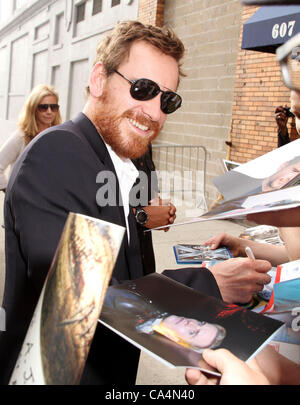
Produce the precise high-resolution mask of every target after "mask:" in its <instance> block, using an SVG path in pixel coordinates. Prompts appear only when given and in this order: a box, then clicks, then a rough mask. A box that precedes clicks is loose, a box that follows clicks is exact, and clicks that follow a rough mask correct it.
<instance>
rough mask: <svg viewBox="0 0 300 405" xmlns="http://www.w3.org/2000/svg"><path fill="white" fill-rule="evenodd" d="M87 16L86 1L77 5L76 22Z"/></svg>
mask: <svg viewBox="0 0 300 405" xmlns="http://www.w3.org/2000/svg"><path fill="white" fill-rule="evenodd" d="M84 17H85V2H84V3H81V4H79V5H78V6H76V23H80V22H81V21H83V20H84Z"/></svg>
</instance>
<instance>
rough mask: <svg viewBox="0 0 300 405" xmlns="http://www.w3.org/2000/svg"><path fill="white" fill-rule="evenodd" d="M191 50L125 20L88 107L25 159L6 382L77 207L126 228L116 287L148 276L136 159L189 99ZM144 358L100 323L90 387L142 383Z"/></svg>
mask: <svg viewBox="0 0 300 405" xmlns="http://www.w3.org/2000/svg"><path fill="white" fill-rule="evenodd" d="M183 54H184V46H183V44H182V42H181V41H180V40H179V39H178V38H177V37H176V35H175V34H174V33H173V32H172V31H171V30H169V29H160V28H157V27H154V26H150V25H149V26H145V25H143V24H141V23H139V22H136V21H130V22H124V23H120V24H119V25H118V26H117V27H116V28H115V29H114V30H113V31H112V33H111V34H110V35H109V36H108V37H107V38H105V39H104V40H103V41H101V42H100V44H99V46H98V48H97V57H96V60H95V63H94V66H93V68H92V71H91V74H90V79H89V87H88V99H87V102H86V105H85V107H84V109H83V112H81V113H79V115H78V116H77V117H75V118H74V119H73V120H70V121H68V122H65V123H64V124H62V125H59V126H56V127H53V128H49V129H48V130H46V131H44V132H43V133H41V134H40V135H39V136H38V137H36V138H35V140H34V141H33V142H32V143H31V144H30V145H29V147H28V148H26V150H25V151H24V153H23V154H22V155H21V157H20V158H19V160H18V161H17V163H16V165H15V167H14V170H13V173H12V175H11V177H10V182H9V184H8V187H7V192H6V198H5V242H6V282H5V291H4V301H3V305H2V306H3V308H4V309H5V311H6V331H5V332H1V334H0V382H1V383H2V384H7V383H8V381H9V378H10V375H11V373H12V370H13V368H14V366H15V364H16V360H17V356H18V354H19V351H20V349H21V346H22V343H23V341H24V337H25V334H26V332H27V329H28V326H29V323H30V320H31V318H32V315H33V313H34V309H35V306H36V304H37V301H38V298H39V295H40V293H41V290H42V287H43V284H44V281H45V278H46V276H47V273H48V270H49V268H50V265H51V261H52V258H53V256H54V253H55V250H56V248H57V245H58V242H59V238H60V235H61V233H62V230H63V227H64V224H65V221H66V218H67V216H68V213H69V212H75V213H80V214H84V215H88V216H91V217H95V218H99V219H102V220H105V221H108V222H113V223H115V224H118V225H122V226H124V227H125V228H126V234H125V237H124V240H123V243H122V245H121V248H120V252H119V256H118V259H117V262H116V265H115V268H114V272H113V276H112V281H111V283H112V284H115V283H120V282H122V281H124V280H133V279H136V278H139V277H142V276H143V269H142V261H141V256H140V248H139V240H138V236H137V230H136V222H135V218H134V213H133V209H132V208H131V206H130V204H129V192H130V189H131V187H132V186H133V184H134V183H135V180H136V178H137V176H138V171H137V169H136V168H135V166H134V165H133V163H132V161H131V160H132V159H136V158H138V157H140V156H142V155H143V154H144V153H145V152H146V151H147V150H148V148H149V145H150V144H151V142H152V141H153V140H154V139H155V138H156V137H157V136H158V134H159V132H160V130H161V129H162V127H163V125H164V122H165V120H166V117H167V114H170V113H172V112H174V111H175V110H176V109H177V108H179V107H180V105H181V97H180V96H179V95H178V94H177V93H176V90H177V87H178V84H179V77H180V75H182V72H181V67H180V61H181V59H182V57H183ZM167 223H168V220H167V222H166V224H167ZM138 360H139V351H138V350H137V349H136V348H134V347H133V346H132V345H130V344H129V343H127V342H126V341H125V340H123V339H122V338H120V337H118V336H117V335H116V334H114V333H113V332H110V331H109V330H108V329H106V328H105V327H103V326H102V327H101V326H98V327H97V330H96V333H95V336H94V340H93V343H92V346H91V349H90V353H89V357H88V360H87V363H86V367H85V370H84V373H83V376H82V380H81V383H82V384H105V383H110V384H111V383H115V384H118V383H119V384H120V383H123V384H124V383H128V384H134V383H135V378H136V370H137V365H138Z"/></svg>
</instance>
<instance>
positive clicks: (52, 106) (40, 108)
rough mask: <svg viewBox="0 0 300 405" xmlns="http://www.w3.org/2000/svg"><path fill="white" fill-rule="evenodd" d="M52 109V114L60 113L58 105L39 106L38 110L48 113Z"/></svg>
mask: <svg viewBox="0 0 300 405" xmlns="http://www.w3.org/2000/svg"><path fill="white" fill-rule="evenodd" d="M49 107H50V108H51V111H52V112H57V111H58V109H59V105H58V104H39V105H38V107H37V108H38V110H39V111H41V112H42V111H43V112H46V111H48V108H49Z"/></svg>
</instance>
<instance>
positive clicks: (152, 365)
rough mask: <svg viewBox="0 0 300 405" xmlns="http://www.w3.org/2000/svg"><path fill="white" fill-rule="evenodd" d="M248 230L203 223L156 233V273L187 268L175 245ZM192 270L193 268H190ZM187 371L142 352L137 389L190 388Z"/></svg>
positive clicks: (179, 218) (222, 223) (229, 224)
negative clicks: (187, 382) (160, 386)
mask: <svg viewBox="0 0 300 405" xmlns="http://www.w3.org/2000/svg"><path fill="white" fill-rule="evenodd" d="M177 214H178V215H177V218H176V222H181V221H182V220H183V214H181V213H180V210H178V209H177ZM244 228H245V227H244V226H242V225H240V224H238V223H235V222H231V221H227V220H222V221H207V222H202V223H200V222H199V223H194V224H186V225H181V226H174V227H172V228H170V230H169V231H168V232H163V231H153V232H152V235H153V242H154V251H155V258H156V271H157V272H158V273H161V272H162V271H163V270H164V269H176V268H178V269H179V268H182V267H187V265H186V266H183V265H178V264H177V263H176V260H175V256H174V253H173V245H175V244H177V243H195V244H196V243H201V242H204V241H205V240H207V239H208V238H210V237H211V236H214V235H216V234H217V233H220V232H224V231H225V232H228V233H230V234H232V235H235V236H238V235H239V234H240V233H241V231H242V230H243V229H244ZM188 267H191V265H188ZM184 373H185V369H181V368H178V369H175V368H174V369H172V368H169V367H167V366H165V365H164V364H163V363H161V362H160V361H158V360H156V359H154V358H153V357H152V356H150V355H148V354H146V353H144V352H142V353H141V357H140V364H139V370H138V375H137V380H136V384H137V385H182V384H186V382H185V378H184Z"/></svg>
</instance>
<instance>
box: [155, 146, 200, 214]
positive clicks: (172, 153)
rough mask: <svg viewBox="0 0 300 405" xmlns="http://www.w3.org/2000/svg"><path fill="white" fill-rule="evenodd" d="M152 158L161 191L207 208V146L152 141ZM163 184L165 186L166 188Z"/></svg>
mask: <svg viewBox="0 0 300 405" xmlns="http://www.w3.org/2000/svg"><path fill="white" fill-rule="evenodd" d="M152 155H153V161H154V164H155V167H156V170H157V173H158V180H159V186H160V190H161V192H167V193H168V192H169V193H170V195H173V196H174V197H176V196H178V195H180V196H182V195H183V198H184V199H185V200H187V199H191V198H192V199H194V201H195V206H196V207H198V208H199V207H200V206H201V207H202V208H203V209H204V210H205V211H206V210H207V203H206V164H207V150H206V148H205V147H204V146H201V145H170V144H167V145H166V144H153V145H152ZM166 184H167V189H166Z"/></svg>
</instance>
